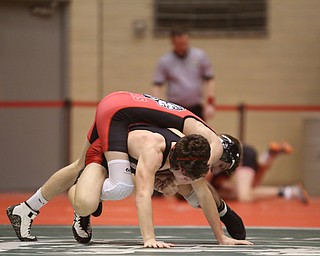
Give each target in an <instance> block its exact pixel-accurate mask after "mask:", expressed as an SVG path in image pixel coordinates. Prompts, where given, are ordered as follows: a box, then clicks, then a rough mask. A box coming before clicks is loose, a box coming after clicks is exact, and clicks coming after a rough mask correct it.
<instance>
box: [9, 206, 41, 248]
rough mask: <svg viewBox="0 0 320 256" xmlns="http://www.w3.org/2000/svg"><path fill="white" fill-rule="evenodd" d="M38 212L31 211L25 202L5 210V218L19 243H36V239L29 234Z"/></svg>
mask: <svg viewBox="0 0 320 256" xmlns="http://www.w3.org/2000/svg"><path fill="white" fill-rule="evenodd" d="M38 214H39V212H37V211H34V210H32V209H31V208H30V207H29V205H28V204H27V203H26V202H23V203H21V204H17V205H12V206H10V207H8V208H7V216H8V218H9V220H10V222H11V225H12V227H13V229H14V231H15V232H16V235H17V237H18V238H19V239H20V240H21V241H24V242H25V241H31V242H32V241H37V237H35V236H32V235H31V234H30V229H31V225H32V222H33V220H34V218H35V217H36V216H37V215H38Z"/></svg>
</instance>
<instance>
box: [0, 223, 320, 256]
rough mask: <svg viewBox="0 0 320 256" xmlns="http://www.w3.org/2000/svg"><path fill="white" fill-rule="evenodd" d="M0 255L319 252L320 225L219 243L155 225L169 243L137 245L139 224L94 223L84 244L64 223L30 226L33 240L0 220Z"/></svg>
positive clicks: (188, 230)
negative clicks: (167, 245)
mask: <svg viewBox="0 0 320 256" xmlns="http://www.w3.org/2000/svg"><path fill="white" fill-rule="evenodd" d="M0 230H1V236H0V255H9V256H18V255H19V256H20V255H28V256H29V255H30V256H31V255H32V256H33V255H46V256H53V255H59V256H63V255H77V256H82V255H144V256H153V255H154V256H158V255H168V256H171V255H181V256H184V255H199V256H200V255H214V256H219V255H232V256H240V255H254V256H256V255H282V256H283V255H301V256H315V255H320V229H303V228H297V229H285V228H281V229H279V228H248V229H247V239H248V240H250V241H251V242H253V243H254V245H253V246H219V245H217V242H216V240H215V238H214V236H213V234H212V232H211V230H210V229H209V228H203V227H201V228H198V227H157V228H156V234H157V238H158V240H162V241H167V242H172V243H175V244H176V246H175V247H173V248H170V249H151V248H142V240H141V236H140V231H139V228H138V227H108V226H94V227H93V238H92V240H91V242H90V243H89V244H87V245H83V244H79V243H77V242H76V241H75V240H74V239H73V235H72V231H71V228H70V227H68V226H34V227H33V229H32V233H33V235H37V236H38V241H37V242H20V241H19V240H18V238H16V236H15V234H14V231H13V229H12V227H11V226H8V225H1V226H0Z"/></svg>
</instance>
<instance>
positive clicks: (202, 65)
mask: <svg viewBox="0 0 320 256" xmlns="http://www.w3.org/2000/svg"><path fill="white" fill-rule="evenodd" d="M171 43H172V48H173V49H172V51H170V52H168V53H166V54H165V55H163V56H162V57H161V58H160V60H159V62H158V65H157V67H156V70H155V74H154V78H153V86H152V95H153V96H156V97H158V98H161V97H162V94H163V85H164V84H167V90H166V99H167V100H168V101H170V102H173V103H176V104H178V105H181V106H183V107H185V108H187V109H188V110H190V111H191V112H193V113H194V114H196V115H198V116H199V117H201V118H202V119H204V120H208V119H210V118H212V117H213V115H214V111H215V93H214V74H213V71H212V67H211V62H210V60H209V58H208V56H207V54H206V53H205V52H204V51H203V50H202V49H198V48H194V47H190V46H189V35H188V33H187V31H186V30H183V29H179V28H178V29H173V30H172V31H171Z"/></svg>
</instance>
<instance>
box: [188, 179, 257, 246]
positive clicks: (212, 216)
mask: <svg viewBox="0 0 320 256" xmlns="http://www.w3.org/2000/svg"><path fill="white" fill-rule="evenodd" d="M191 185H192V188H193V190H194V192H195V193H196V195H197V198H198V200H199V204H200V206H201V209H202V211H203V213H204V215H205V217H206V219H207V221H208V223H209V225H210V227H211V229H212V232H213V233H214V235H215V237H216V239H217V241H218V243H219V244H220V245H237V244H243V245H251V244H252V243H251V242H249V241H246V240H236V239H233V238H229V237H227V236H226V235H225V234H224V232H223V230H222V227H221V223H220V218H219V214H218V210H217V207H216V204H215V201H214V199H213V196H212V194H211V192H210V190H209V188H208V186H207V181H206V179H205V178H201V179H198V180H196V181H195V182H193V183H191Z"/></svg>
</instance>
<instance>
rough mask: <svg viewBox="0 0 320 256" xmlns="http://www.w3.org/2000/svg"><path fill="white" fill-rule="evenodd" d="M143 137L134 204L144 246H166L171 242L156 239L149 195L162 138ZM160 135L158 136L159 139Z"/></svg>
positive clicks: (158, 162) (152, 187)
mask: <svg viewBox="0 0 320 256" xmlns="http://www.w3.org/2000/svg"><path fill="white" fill-rule="evenodd" d="M152 137H153V138H152V139H151V138H150V137H148V136H146V137H144V140H143V142H142V143H140V144H139V145H140V150H139V151H140V153H139V157H138V164H137V169H136V206H137V212H138V220H139V225H140V230H141V234H142V237H143V242H144V247H154V248H164V247H166V248H168V247H170V246H173V244H170V243H165V242H161V241H156V238H155V232H154V225H153V214H152V200H151V196H152V194H153V190H154V180H155V173H156V172H157V170H158V169H159V168H160V166H161V163H162V152H163V148H164V140H163V139H161V141H159V140H158V139H157V136H156V139H154V136H152ZM160 138H161V137H159V139H160Z"/></svg>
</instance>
